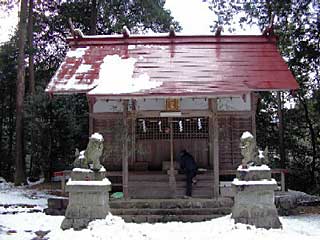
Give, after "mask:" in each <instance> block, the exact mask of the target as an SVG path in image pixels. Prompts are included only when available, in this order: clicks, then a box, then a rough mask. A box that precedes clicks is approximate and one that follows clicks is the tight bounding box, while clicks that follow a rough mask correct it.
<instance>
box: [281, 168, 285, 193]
mask: <svg viewBox="0 0 320 240" xmlns="http://www.w3.org/2000/svg"><path fill="white" fill-rule="evenodd" d="M285 191H286V181H285V174H284V172H283V171H281V192H285Z"/></svg>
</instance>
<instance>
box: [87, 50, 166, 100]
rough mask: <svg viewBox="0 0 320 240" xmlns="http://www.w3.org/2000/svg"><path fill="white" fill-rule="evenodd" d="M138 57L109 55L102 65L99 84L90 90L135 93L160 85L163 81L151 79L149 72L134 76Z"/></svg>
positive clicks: (108, 92) (103, 92)
mask: <svg viewBox="0 0 320 240" xmlns="http://www.w3.org/2000/svg"><path fill="white" fill-rule="evenodd" d="M136 61H137V59H135V58H127V59H122V58H121V57H119V56H118V55H108V56H106V57H105V58H104V59H103V63H102V64H101V66H100V72H99V79H98V85H97V87H96V88H94V89H93V90H91V91H90V92H89V95H94V94H120V93H133V92H139V91H141V90H146V89H152V88H156V87H159V86H160V85H161V84H162V82H156V81H150V77H149V75H148V74H147V73H143V74H141V75H139V76H138V77H135V78H133V72H134V65H135V63H136Z"/></svg>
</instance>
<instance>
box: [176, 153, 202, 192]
mask: <svg viewBox="0 0 320 240" xmlns="http://www.w3.org/2000/svg"><path fill="white" fill-rule="evenodd" d="M180 169H181V170H183V171H184V173H185V174H186V184H187V189H186V195H187V196H189V197H191V195H192V182H193V178H194V177H195V176H196V175H197V170H198V166H197V164H196V162H195V160H194V158H193V156H192V155H191V154H190V153H188V152H187V151H186V150H182V151H181V152H180Z"/></svg>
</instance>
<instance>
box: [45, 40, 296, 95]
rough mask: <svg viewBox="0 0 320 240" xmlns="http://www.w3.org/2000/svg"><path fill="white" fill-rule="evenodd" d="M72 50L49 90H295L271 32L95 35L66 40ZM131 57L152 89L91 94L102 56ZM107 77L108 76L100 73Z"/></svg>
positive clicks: (176, 92) (157, 92)
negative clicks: (246, 33)
mask: <svg viewBox="0 0 320 240" xmlns="http://www.w3.org/2000/svg"><path fill="white" fill-rule="evenodd" d="M69 44H70V50H69V52H68V53H67V56H66V58H65V60H64V62H63V63H62V64H61V66H60V67H59V69H58V71H57V72H56V74H55V76H54V77H53V78H52V80H51V82H50V83H49V84H48V86H47V89H46V91H47V92H50V93H57V94H60V93H82V92H86V93H87V94H88V95H89V96H90V95H94V96H100V95H101V96H104V97H139V96H141V97H147V96H155V97H157V96H158V97H160V96H164V97H166V96H217V95H231V94H235V93H236V94H238V93H245V92H250V91H269V90H289V89H297V88H298V84H297V82H296V80H295V78H294V77H293V75H292V73H291V72H290V70H288V67H287V65H286V63H285V62H284V60H283V59H282V57H281V56H280V54H279V52H278V50H277V48H276V45H275V38H274V37H265V36H219V37H215V36H175V37H169V36H153V37H150V36H130V37H129V38H124V37H122V35H121V36H102V37H99V36H93V37H84V38H80V39H69ZM110 55H118V56H120V57H121V58H123V59H127V58H135V59H136V62H135V65H134V71H133V78H134V79H136V78H137V77H138V76H139V75H141V74H145V73H146V74H147V75H148V76H149V77H150V81H158V82H160V84H159V86H158V87H156V88H151V89H145V90H140V91H136V92H130V93H126V92H123V93H116V94H115V93H110V92H108V91H106V92H105V93H101V92H100V93H99V94H90V92H89V91H90V90H91V89H93V88H95V87H96V85H97V84H99V77H100V76H99V74H100V67H101V64H102V63H103V61H104V58H105V57H106V56H110ZM104 79H105V80H106V79H107V80H108V76H106V78H104Z"/></svg>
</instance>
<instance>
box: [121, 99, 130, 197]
mask: <svg viewBox="0 0 320 240" xmlns="http://www.w3.org/2000/svg"><path fill="white" fill-rule="evenodd" d="M128 157H129V154H128V100H124V101H123V139H122V190H123V195H124V198H125V199H128V198H129V191H128V178H129V177H128V175H129V172H128Z"/></svg>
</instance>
